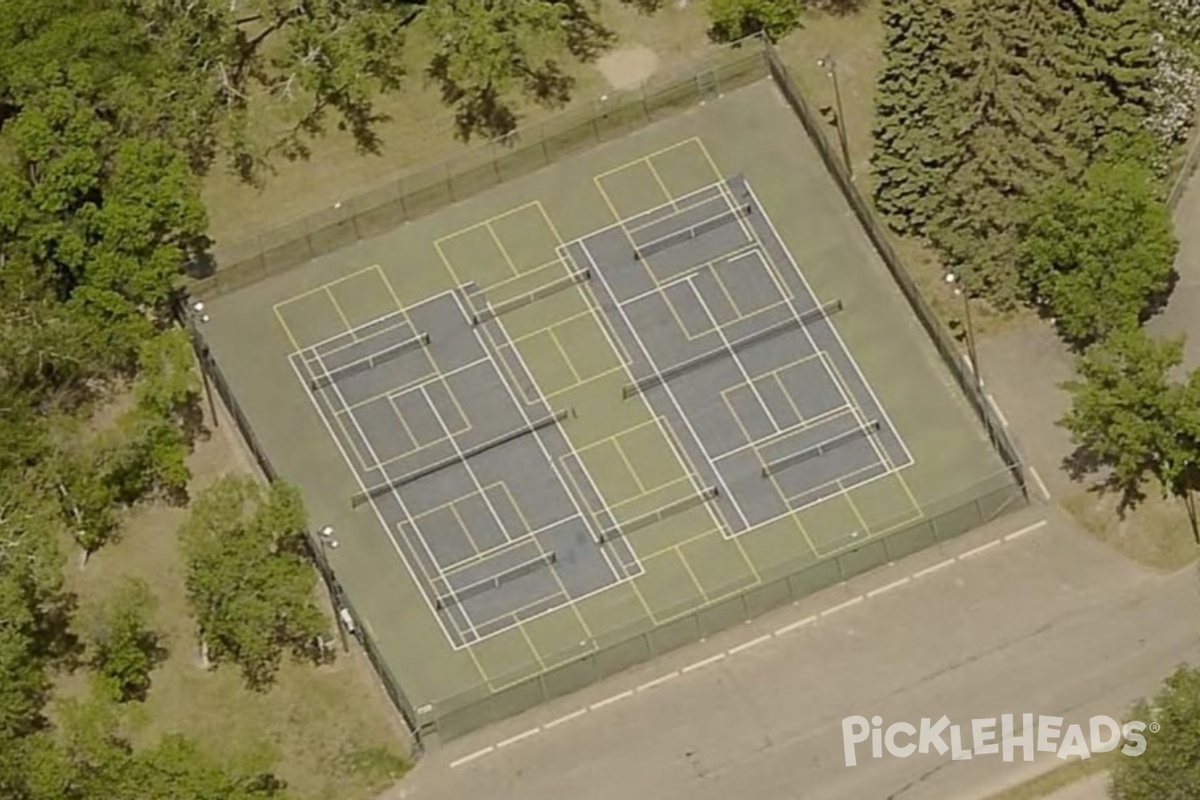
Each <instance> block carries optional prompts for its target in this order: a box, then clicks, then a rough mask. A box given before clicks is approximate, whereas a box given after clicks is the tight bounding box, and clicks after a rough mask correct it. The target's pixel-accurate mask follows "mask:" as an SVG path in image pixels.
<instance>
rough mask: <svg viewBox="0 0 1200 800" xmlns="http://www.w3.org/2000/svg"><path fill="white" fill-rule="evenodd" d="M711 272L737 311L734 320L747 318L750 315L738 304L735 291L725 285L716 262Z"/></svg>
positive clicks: (697, 290)
mask: <svg viewBox="0 0 1200 800" xmlns="http://www.w3.org/2000/svg"><path fill="white" fill-rule="evenodd" d="M726 263H728V262H726ZM709 272H711V273H712V276H713V278H715V279H716V281H717V286H719V287H720V288H721V291H722V292H723V293H724V294H725V299H726V300H728V301H729V305H730V306H731V307H732V308H733V310H734V311H736V312H737V315H738V318H737V319H736V320H734V322H737V321H740V320H743V319H745V318H746V317H747V316H748V315H747V314H746V312H744V311H742V307H741V306H739V305H738V304H737V301H736V300H734V299H733V293H732V292H730V291H729V287H728V286H726V285H725V279H724V278H722V277H721V273H720V272H719V271H718V270H717V267H716V265H715V264H714V265H713V267H712V268H711V269H709ZM696 293H697V294H699V293H700V290H699V289H698V288H697V289H696ZM752 313H757V312H752ZM729 324H732V323H729Z"/></svg>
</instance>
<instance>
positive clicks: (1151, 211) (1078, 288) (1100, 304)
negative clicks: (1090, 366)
mask: <svg viewBox="0 0 1200 800" xmlns="http://www.w3.org/2000/svg"><path fill="white" fill-rule="evenodd" d="M1023 214H1024V220H1023V222H1022V225H1021V228H1020V245H1019V254H1018V262H1019V264H1020V269H1021V277H1022V279H1023V281H1024V283H1025V285H1026V286H1027V287H1028V291H1029V292H1030V296H1031V297H1032V298H1034V301H1035V302H1036V303H1038V304H1039V305H1041V306H1042V308H1043V309H1044V310H1045V311H1046V313H1048V314H1050V315H1051V316H1053V317H1054V318H1055V319H1056V321H1057V324H1058V329H1059V331H1060V332H1061V333H1062V334H1063V335H1064V336H1066V337H1067V338H1068V339H1069V340H1071V341H1072V342H1074V343H1076V344H1081V345H1087V344H1090V343H1092V342H1095V341H1098V340H1100V339H1103V338H1105V337H1106V336H1108V335H1109V334H1111V333H1112V332H1113V331H1116V330H1118V329H1121V328H1129V327H1133V326H1136V325H1138V324H1139V323H1140V322H1142V321H1143V320H1144V319H1145V318H1146V317H1147V316H1148V315H1149V314H1150V313H1151V312H1152V311H1153V310H1154V309H1155V307H1156V305H1157V304H1159V303H1161V302H1162V301H1163V299H1165V296H1166V293H1167V291H1168V288H1169V287H1170V285H1171V278H1172V275H1173V274H1174V267H1173V264H1174V260H1175V251H1176V249H1177V243H1176V240H1175V235H1174V232H1173V227H1172V224H1171V216H1170V213H1169V211H1168V210H1167V207H1166V205H1165V204H1164V203H1163V202H1162V199H1161V197H1160V192H1159V188H1158V186H1157V185H1156V184H1155V178H1154V175H1153V173H1152V172H1151V170H1150V168H1149V167H1147V166H1145V165H1143V164H1139V163H1137V162H1134V161H1119V162H1115V163H1113V162H1098V163H1096V164H1093V165H1092V166H1091V167H1089V168H1088V169H1087V171H1086V172H1084V174H1083V176H1082V177H1081V179H1080V180H1079V181H1078V182H1077V183H1076V182H1074V181H1068V180H1061V179H1060V180H1056V181H1053V182H1052V183H1050V184H1048V185H1047V186H1045V187H1043V188H1041V189H1039V190H1037V191H1036V192H1035V193H1033V194H1032V195H1031V196H1030V197H1029V198H1028V200H1027V202H1026V204H1025V208H1024V211H1023Z"/></svg>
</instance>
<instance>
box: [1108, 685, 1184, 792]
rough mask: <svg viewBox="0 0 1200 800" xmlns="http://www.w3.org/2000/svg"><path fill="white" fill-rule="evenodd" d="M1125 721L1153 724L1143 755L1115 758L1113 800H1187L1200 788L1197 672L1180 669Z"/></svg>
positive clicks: (1133, 710)
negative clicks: (1152, 732) (1153, 728)
mask: <svg viewBox="0 0 1200 800" xmlns="http://www.w3.org/2000/svg"><path fill="white" fill-rule="evenodd" d="M1130 719H1131V720H1137V721H1140V722H1144V723H1146V724H1147V725H1149V724H1151V723H1157V725H1158V728H1157V732H1156V733H1154V734H1153V735H1152V736H1150V737H1147V738H1148V739H1149V741H1148V743H1147V747H1146V751H1145V752H1144V753H1142V754H1141V755H1139V756H1137V757H1136V758H1119V759H1117V761H1116V763H1115V764H1114V767H1113V770H1112V791H1111V796H1112V798H1113V800H1167V798H1180V799H1181V800H1182V799H1183V798H1191V797H1195V796H1196V787H1197V786H1200V759H1197V758H1196V754H1197V753H1200V669H1197V668H1195V667H1188V666H1184V667H1180V668H1178V669H1177V670H1176V671H1175V673H1174V674H1172V675H1171V676H1170V677H1169V678H1167V680H1166V681H1165V682H1164V683H1163V686H1162V688H1161V689H1160V690H1159V691H1158V693H1157V694H1155V695H1154V698H1153V699H1152V700H1150V701H1149V702H1142V703H1138V704H1137V705H1136V706H1134V708H1133V709H1132V711H1131V712H1130Z"/></svg>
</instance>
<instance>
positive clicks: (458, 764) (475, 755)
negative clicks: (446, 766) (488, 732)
mask: <svg viewBox="0 0 1200 800" xmlns="http://www.w3.org/2000/svg"><path fill="white" fill-rule="evenodd" d="M495 749H496V746H495V745H488V746H487V747H485V748H483V749H482V750H476V751H475V752H474V753H471V754H470V755H469V756H463V757H462V758H458V759H455V760H454V761H451V762H450V769H454V768H455V767H461V766H462V765H463V764H469V763H471V762H472V761H474V760H475V759H477V758H483V757H484V756H486V755H487V754H488V753H490V752H492V751H493V750H495Z"/></svg>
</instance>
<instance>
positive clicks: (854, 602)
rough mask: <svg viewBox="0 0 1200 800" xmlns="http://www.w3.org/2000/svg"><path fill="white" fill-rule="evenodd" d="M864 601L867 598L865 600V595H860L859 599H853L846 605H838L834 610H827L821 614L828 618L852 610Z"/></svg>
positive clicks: (845, 603)
mask: <svg viewBox="0 0 1200 800" xmlns="http://www.w3.org/2000/svg"><path fill="white" fill-rule="evenodd" d="M864 599H866V598H864V597H863V595H861V594H860V595H859V596H858V597H854V598H851V599H849V600H847V601H846V602H844V603H838V604H837V605H836V606H834V607H833V608H827V609H825V610H824V611H822V612H821V616H822V617H828V616H831V615H833V614H836V613H838V612H839V611H844V610H845V609H847V608H850V607H851V606H856V605H858V604H859V603H861V602H862V601H863V600H864Z"/></svg>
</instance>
